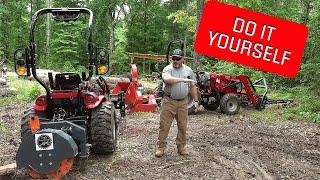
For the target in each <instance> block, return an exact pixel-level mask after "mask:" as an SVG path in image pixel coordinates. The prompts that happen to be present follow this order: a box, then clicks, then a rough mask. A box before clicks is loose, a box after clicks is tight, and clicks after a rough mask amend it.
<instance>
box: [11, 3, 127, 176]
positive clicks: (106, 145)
mask: <svg viewBox="0 0 320 180" xmlns="http://www.w3.org/2000/svg"><path fill="white" fill-rule="evenodd" d="M45 14H51V15H52V17H53V18H54V20H55V21H63V22H69V21H75V20H77V19H78V18H79V16H80V15H82V14H87V15H88V16H89V18H88V21H89V22H88V39H87V41H88V44H87V45H88V60H89V69H88V75H86V73H85V72H83V73H82V75H81V77H80V75H79V74H77V73H60V74H56V75H55V77H53V75H52V73H48V79H49V85H47V84H46V83H45V82H44V81H43V80H41V79H40V78H39V77H38V76H37V68H36V67H37V66H36V62H37V55H36V52H37V48H36V45H35V42H34V29H35V25H36V22H37V20H38V19H39V17H40V16H41V15H45ZM92 21H93V13H92V11H91V10H89V9H87V8H46V9H41V10H39V11H37V12H36V13H35V14H34V16H33V17H32V21H31V25H30V29H29V45H28V47H27V48H25V49H17V50H16V51H15V54H14V62H15V70H16V73H17V74H18V75H20V76H31V75H32V76H33V77H34V79H35V80H36V81H37V82H38V83H40V84H41V86H42V87H43V88H44V89H45V92H46V94H45V95H42V96H40V97H38V98H37V99H36V101H35V104H34V105H33V106H32V107H29V108H27V110H26V111H25V112H24V115H23V117H22V118H21V144H20V146H19V149H18V151H17V155H16V164H17V167H18V168H25V169H26V170H27V172H28V174H29V175H30V176H32V177H33V178H46V177H47V178H53V179H60V178H62V177H63V176H65V175H66V174H67V173H68V172H69V170H70V168H71V166H72V165H73V162H74V158H75V157H87V156H88V155H89V151H90V152H93V153H96V154H102V155H104V154H109V153H112V152H114V151H115V150H116V145H117V129H118V121H117V118H116V112H115V105H117V102H110V101H109V95H108V94H109V93H110V90H109V88H108V84H107V83H106V81H104V79H103V77H102V76H99V77H98V78H96V80H92V76H93V75H94V74H96V75H103V74H106V73H107V72H108V69H109V55H108V51H107V49H106V48H103V47H95V46H94V44H93V42H92ZM118 99H121V97H119V98H118ZM122 104H123V103H122ZM120 108H121V107H120Z"/></svg>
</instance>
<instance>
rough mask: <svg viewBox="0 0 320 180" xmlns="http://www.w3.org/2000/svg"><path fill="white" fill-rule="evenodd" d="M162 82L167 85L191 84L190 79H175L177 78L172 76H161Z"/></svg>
mask: <svg viewBox="0 0 320 180" xmlns="http://www.w3.org/2000/svg"><path fill="white" fill-rule="evenodd" d="M162 79H163V82H164V83H166V84H169V85H172V84H175V83H179V82H193V80H192V79H185V78H177V77H173V76H169V75H167V76H163V78H162Z"/></svg>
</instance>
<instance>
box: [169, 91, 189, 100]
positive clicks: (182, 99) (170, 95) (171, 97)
mask: <svg viewBox="0 0 320 180" xmlns="http://www.w3.org/2000/svg"><path fill="white" fill-rule="evenodd" d="M164 96H167V97H168V98H170V99H172V100H175V101H183V100H185V99H186V98H183V99H173V98H172V97H171V94H169V93H164Z"/></svg>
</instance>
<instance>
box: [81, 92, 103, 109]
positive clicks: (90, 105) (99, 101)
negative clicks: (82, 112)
mask: <svg viewBox="0 0 320 180" xmlns="http://www.w3.org/2000/svg"><path fill="white" fill-rule="evenodd" d="M106 100H107V99H106V97H105V96H104V95H98V96H97V97H96V99H95V101H94V102H86V101H85V103H84V104H85V105H86V108H87V109H94V108H96V107H98V106H100V105H101V104H102V103H103V102H105V101H106Z"/></svg>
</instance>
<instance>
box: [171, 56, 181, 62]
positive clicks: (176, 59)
mask: <svg viewBox="0 0 320 180" xmlns="http://www.w3.org/2000/svg"><path fill="white" fill-rule="evenodd" d="M181 59H182V58H181V57H175V56H174V57H172V60H174V61H180V60H181Z"/></svg>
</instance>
